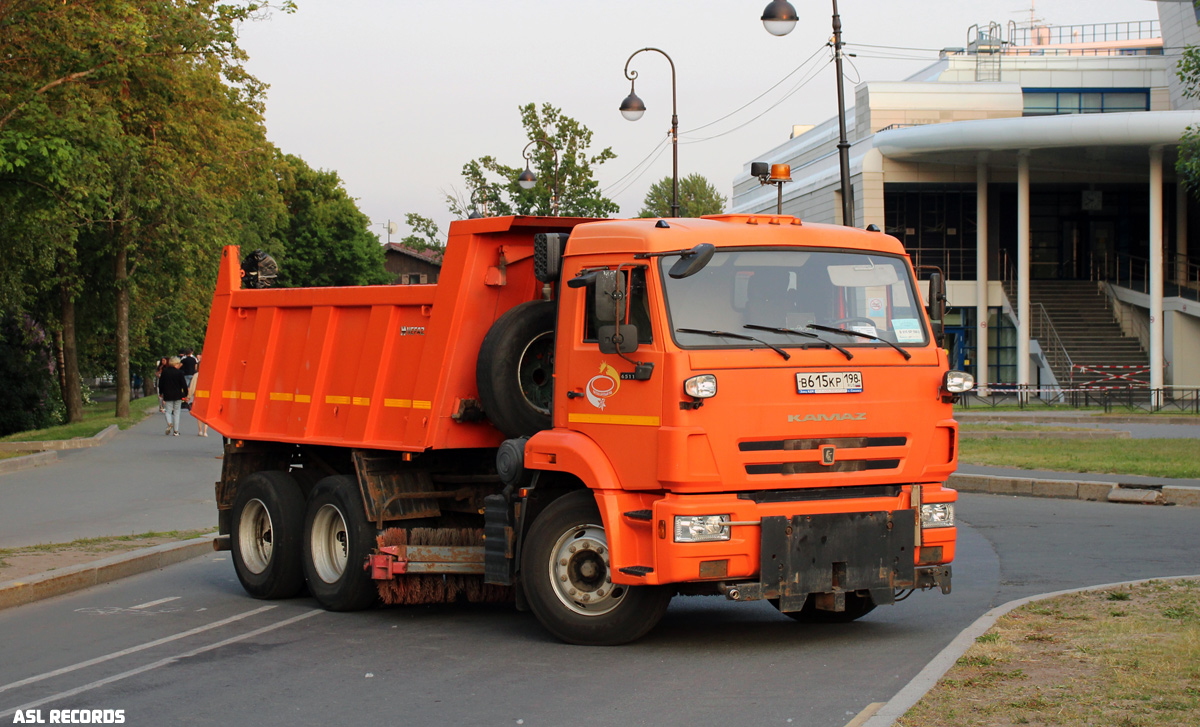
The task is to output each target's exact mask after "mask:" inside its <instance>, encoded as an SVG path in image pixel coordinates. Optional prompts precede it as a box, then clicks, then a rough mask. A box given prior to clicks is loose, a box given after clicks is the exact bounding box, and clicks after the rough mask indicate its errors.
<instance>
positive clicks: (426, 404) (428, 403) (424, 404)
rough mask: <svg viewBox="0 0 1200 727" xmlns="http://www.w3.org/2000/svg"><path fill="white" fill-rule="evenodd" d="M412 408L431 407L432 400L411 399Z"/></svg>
mask: <svg viewBox="0 0 1200 727" xmlns="http://www.w3.org/2000/svg"><path fill="white" fill-rule="evenodd" d="M413 408H414V409H432V408H433V402H432V401H415V400H414V401H413Z"/></svg>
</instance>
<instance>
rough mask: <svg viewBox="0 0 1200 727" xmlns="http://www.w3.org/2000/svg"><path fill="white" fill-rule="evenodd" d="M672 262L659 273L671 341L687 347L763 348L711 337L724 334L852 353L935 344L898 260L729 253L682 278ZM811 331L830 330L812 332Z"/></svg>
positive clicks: (800, 252) (817, 253)
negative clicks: (818, 342)
mask: <svg viewBox="0 0 1200 727" xmlns="http://www.w3.org/2000/svg"><path fill="white" fill-rule="evenodd" d="M674 262H675V261H674V259H673V258H665V257H664V258H662V259H661V261H660V268H661V270H662V271H663V274H662V279H663V281H664V285H665V288H666V292H667V295H666V297H667V307H668V311H669V314H670V317H671V331H672V335H673V336H674V339H675V342H676V343H678V344H679V345H680V346H682V347H685V348H729V347H735V348H754V347H758V346H761V344H760V343H755V342H754V341H747V340H739V339H735V338H732V337H730V338H722V337H720V336H718V335H713V334H714V333H719V332H730V333H739V334H750V335H753V336H754V337H756V338H761V339H763V341H766V342H769V343H771V344H773V345H776V346H781V347H785V348H787V347H803V346H812V345H814V340H813V338H814V337H812V336H804V335H796V334H794V333H789V331H803V332H805V333H808V334H814V333H815V334H817V335H818V336H819V337H820V338H822V339H825V340H827V341H832V342H835V343H837V344H839V345H841V346H846V347H860V346H867V347H877V346H885V345H886V343H883V341H886V342H890V343H894V344H898V345H900V346H922V345H924V344H925V343H927V342H928V340H929V339H928V335H927V333H926V330H925V323H924V318H923V316H922V313H921V302H920V298H919V297H918V296H917V295H916V291H915V290H914V289H913V285H912V279H911V278H910V276H909V272H908V266H907V265H906V264H905V262H904V260H903V259H901V258H899V257H895V256H891V255H881V254H879V253H863V252H846V251H841V250H838V251H831V250H819V249H799V248H792V249H779V248H774V249H770V250H725V251H718V252H717V253H716V254H715V255H713V258H712V261H711V262H709V263H708V265H707V266H705V268H704V269H703V270H701V271H700V272H699V273H697V274H695V275H692V276H691V277H687V278H684V279H682V280H676V279H674V278H671V277H670V276H668V275H667V274H666V271H667V269H669V268H670V266H671V265H672V264H673V263H674ZM813 325H815V326H822V327H824V328H809V326H813ZM747 326H750V327H751V328H750V329H749V330H747V329H746V327H747ZM681 328H686V329H692V331H691V332H680V331H679V329H681ZM829 328H840V329H845V330H848V331H854V332H857V333H863V334H867V335H868V336H876V337H878V338H879V339H882V340H881V341H875V340H871V339H869V338H866V337H863V336H853V335H846V334H841V333H836V332H830V331H829V330H828V329H829ZM770 329H778V330H770ZM784 329H786V330H784Z"/></svg>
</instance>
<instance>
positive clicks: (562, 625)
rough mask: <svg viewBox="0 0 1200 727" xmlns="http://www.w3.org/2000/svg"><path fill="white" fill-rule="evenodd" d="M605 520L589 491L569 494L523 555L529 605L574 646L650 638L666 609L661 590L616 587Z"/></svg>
mask: <svg viewBox="0 0 1200 727" xmlns="http://www.w3.org/2000/svg"><path fill="white" fill-rule="evenodd" d="M603 522H604V521H603V520H602V519H601V518H600V510H599V509H598V508H597V507H596V498H595V496H594V495H593V494H592V492H591V491H590V490H582V491H577V492H572V493H570V494H567V495H564V496H562V497H560V498H559V499H557V500H555V501H554V502H552V503H551V504H550V505H549V506H548V507H547V508H546V509H545V510H543V511H542V513H541V514H540V515H538V517H537V519H536V520H534V522H533V527H531V528H530V530H529V535H528V537H527V539H526V542H525V546H524V552H523V554H522V558H521V579H522V583H523V585H524V588H525V595H526V597H527V598H528V600H529V607H530V609H531V610H532V611H533V613H534V615H535V616H537V619H538V621H540V622H541V623H542V625H543V626H545V627H546V629H547V630H548V631H550V633H552V634H554V635H555V636H557V637H558V638H560V639H562V640H563V641H565V642H567V643H569V644H582V645H585V646H613V645H616V644H624V643H626V642H629V641H633V640H634V639H637V638H640V637H641V636H643V635H645V634H646V632H648V631H649V630H650V629H652V628H654V627H655V625H657V624H658V622H659V620H661V619H662V617H663V614H664V613H666V611H667V604H668V603H670V601H671V596H672V595H673V592H672V591H671V590H668V589H667V588H665V587H663V586H626V585H621V584H615V585H614V584H613V583H612V582H611V578H610V575H609V571H608V541H607V539H606V538H605V536H604V526H603V524H602V523H603Z"/></svg>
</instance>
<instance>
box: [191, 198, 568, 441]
mask: <svg viewBox="0 0 1200 727" xmlns="http://www.w3.org/2000/svg"><path fill="white" fill-rule="evenodd" d="M506 219H508V220H509V222H510V224H509V225H507V226H506V225H503V224H499V223H497V222H496V221H495V220H486V221H483V220H481V221H472V222H473V223H476V224H457V225H456V226H452V229H451V235H450V240H449V242H448V244H447V249H446V254H445V258H444V260H443V266H442V274H441V276H440V281H441V282H440V283H439V284H438V285H436V286H435V285H403V286H401V285H393V286H363V287H353V288H295V289H279V290H241V289H240V268H239V262H238V251H237V248H233V247H229V248H226V249H225V251H224V254H223V257H222V263H221V273H220V277H219V281H218V285H217V291H216V294H215V296H214V299H213V307H212V312H211V315H210V319H209V328H208V333H207V335H206V337H205V343H204V351H203V364H202V373H201V378H200V387H201V388H199V389H198V390H197V391H196V405H195V407H194V410H193V413H194V415H195V416H197V417H198V418H200V419H202V420H203V421H205V422H207V423H208V424H209V425H210V426H212V427H213V428H214V429H216V430H217V431H218V432H220V433H221V434H223V435H225V436H227V437H231V438H236V439H251V440H259V441H276V442H292V443H298V444H328V445H335V446H344V447H363V448H373V449H393V450H403V451H421V450H424V449H428V448H462V447H494V446H497V445H498V444H499V443H500V442H501V441H502V439H503V437H502V435H501V434H500V433H499V431H497V430H496V429H495V428H494V427H492V425H491V424H490V423H488V422H486V421H482V422H473V423H472V422H458V421H455V420H454V419H453V418H452V417H453V415H454V414H455V412H456V411H457V410H458V408H459V406H460V404H461V402H462V400H467V399H477V398H478V394H477V391H476V384H475V363H476V359H477V358H478V352H479V345H480V343H481V342H482V340H483V337H484V335H485V334H486V333H487V331H488V329H489V328H490V327H491V325H492V323H494V322H495V320H496V318H497V317H499V316H500V315H501V314H503V313H504V312H505V311H507V310H508V309H509V308H511V307H513V306H515V305H517V304H519V303H522V302H524V301H527V300H532V299H533V298H535V297H537V296H538V295H540V289H541V284H540V283H538V282H537V280H536V279H535V278H534V276H533V259H532V241H533V232H535V231H538V230H537V229H536V228H533V229H531V228H530V227H528V226H520V225H518V224H512V222H513V218H506ZM521 219H522V218H516V220H517V221H520V220H521ZM489 226H490V228H491V229H489ZM558 226H560V227H566V228H567V229H569V226H568V225H561V224H560V225H558ZM502 256H503V257H502Z"/></svg>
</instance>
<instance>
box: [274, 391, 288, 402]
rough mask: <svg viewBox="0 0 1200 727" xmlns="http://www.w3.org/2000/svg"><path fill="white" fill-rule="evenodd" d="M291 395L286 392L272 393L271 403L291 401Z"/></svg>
mask: <svg viewBox="0 0 1200 727" xmlns="http://www.w3.org/2000/svg"><path fill="white" fill-rule="evenodd" d="M291 400H292V395H291V394H289V393H287V392H286V391H272V392H271V401H291Z"/></svg>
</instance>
